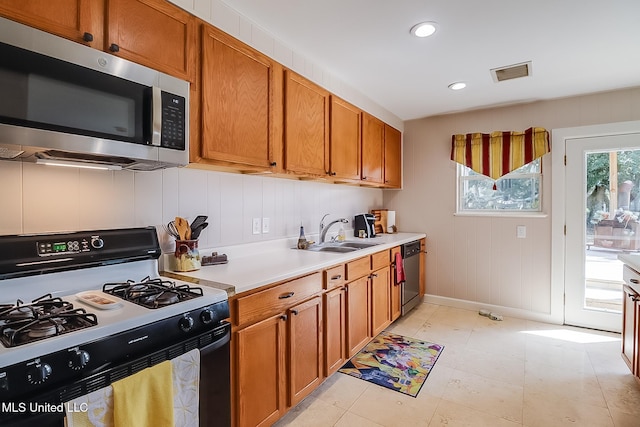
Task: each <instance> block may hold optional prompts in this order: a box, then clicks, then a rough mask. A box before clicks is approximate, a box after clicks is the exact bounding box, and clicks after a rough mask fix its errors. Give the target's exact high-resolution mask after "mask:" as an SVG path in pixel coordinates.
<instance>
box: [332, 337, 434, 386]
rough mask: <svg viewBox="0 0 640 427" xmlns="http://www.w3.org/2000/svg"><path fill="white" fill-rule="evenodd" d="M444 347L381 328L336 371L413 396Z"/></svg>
mask: <svg viewBox="0 0 640 427" xmlns="http://www.w3.org/2000/svg"><path fill="white" fill-rule="evenodd" d="M443 349H444V346H442V345H439V344H434V343H430V342H426V341H420V340H417V339H415V338H409V337H404V336H402V335H396V334H392V333H390V332H386V331H383V332H381V333H380V335H378V336H377V337H375V338H374V339H373V341H371V342H370V343H369V344H367V346H366V347H365V348H363V349H362V350H361V351H360V352H359V353H358V354H356V355H355V356H353V357H352V358H351V360H349V361H348V362H347V363H345V365H344V366H343V367H342V368H340V369H339V371H340V372H342V373H344V374H348V375H351V376H353V377H356V378H360V379H363V380H365V381H369V382H372V383H374V384H378V385H380V386H382V387H386V388H390V389H391V390H395V391H399V392H400V393H404V394H408V395H409V396H413V397H416V396H417V395H418V392H419V391H420V389H421V388H422V385H423V384H424V381H425V380H426V379H427V376H428V375H429V372H431V369H433V365H435V363H436V361H437V360H438V357H439V356H440V353H442V350H443Z"/></svg>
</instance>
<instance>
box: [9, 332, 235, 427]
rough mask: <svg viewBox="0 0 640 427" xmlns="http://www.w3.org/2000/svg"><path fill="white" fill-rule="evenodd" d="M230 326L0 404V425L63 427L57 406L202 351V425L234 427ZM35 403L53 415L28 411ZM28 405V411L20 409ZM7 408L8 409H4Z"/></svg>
mask: <svg viewBox="0 0 640 427" xmlns="http://www.w3.org/2000/svg"><path fill="white" fill-rule="evenodd" d="M230 341H231V325H230V324H229V322H226V321H223V322H221V324H220V325H219V326H216V327H215V328H212V329H211V330H210V331H208V332H206V333H203V334H200V335H198V336H195V337H192V338H190V339H188V340H186V341H183V342H180V343H176V344H175V345H172V346H171V347H169V348H165V349H162V350H160V351H155V352H152V353H150V354H147V355H144V356H142V357H138V358H136V359H134V360H130V361H128V362H124V363H121V364H119V365H117V366H114V367H111V368H109V369H106V370H104V371H102V372H98V373H96V374H94V375H91V376H89V377H86V378H82V379H80V380H77V381H75V382H73V383H72V384H65V385H64V386H60V387H57V388H56V389H55V390H51V391H49V392H48V393H46V394H45V395H39V396H30V397H28V398H24V399H22V400H21V401H19V402H13V406H12V407H9V406H8V405H9V403H6V402H0V426H2V427H33V426H38V427H63V426H65V412H64V411H63V412H60V411H56V410H55V408H54V406H57V405H60V404H61V403H65V402H69V401H71V400H73V399H76V398H77V397H80V396H82V395H85V394H88V393H91V392H93V391H95V390H98V389H100V388H102V387H106V386H108V385H110V384H111V383H112V382H114V381H116V380H118V379H122V378H123V377H124V376H123V373H124V372H128V373H130V374H131V373H135V372H138V371H139V370H141V369H144V367H151V366H153V365H155V364H158V363H160V362H163V361H165V360H171V359H174V358H176V357H178V356H180V355H182V354H184V353H187V352H188V351H190V350H192V349H194V348H198V349H200V391H199V399H200V402H199V406H200V411H199V418H200V420H199V421H200V426H215V427H230V426H231V374H230ZM34 402H39V403H44V404H46V403H48V404H49V407H50V408H53V409H54V410H52V411H51V412H36V413H33V412H31V411H29V409H30V407H29V405H30V404H31V403H34ZM21 404H23V405H25V406H24V408H25V409H26V410H25V411H22V410H21V406H20V405H21ZM2 405H5V406H2Z"/></svg>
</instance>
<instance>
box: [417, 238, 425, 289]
mask: <svg viewBox="0 0 640 427" xmlns="http://www.w3.org/2000/svg"><path fill="white" fill-rule="evenodd" d="M426 274H427V241H426V239H420V282H418V283H419V288H418V297H419V298H420V299H422V297H423V296H424V294H425V292H426V289H427V276H426Z"/></svg>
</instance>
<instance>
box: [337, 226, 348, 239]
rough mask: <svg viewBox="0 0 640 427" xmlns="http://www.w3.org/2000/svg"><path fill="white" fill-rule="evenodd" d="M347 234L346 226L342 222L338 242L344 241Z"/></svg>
mask: <svg viewBox="0 0 640 427" xmlns="http://www.w3.org/2000/svg"><path fill="white" fill-rule="evenodd" d="M345 239H346V236H345V234H344V227H343V226H342V224H340V230H339V231H338V242H344V241H345Z"/></svg>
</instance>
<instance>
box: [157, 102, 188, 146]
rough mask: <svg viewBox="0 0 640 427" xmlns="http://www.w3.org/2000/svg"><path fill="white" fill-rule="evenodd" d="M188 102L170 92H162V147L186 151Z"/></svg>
mask: <svg viewBox="0 0 640 427" xmlns="http://www.w3.org/2000/svg"><path fill="white" fill-rule="evenodd" d="M185 126H186V100H185V99H184V97H182V96H179V95H174V94H171V93H169V92H164V91H163V92H162V131H161V132H162V137H161V139H160V146H162V147H165V148H173V149H175V150H184V149H185V139H186V138H185Z"/></svg>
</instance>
